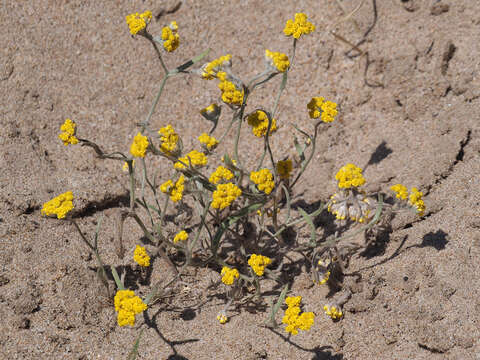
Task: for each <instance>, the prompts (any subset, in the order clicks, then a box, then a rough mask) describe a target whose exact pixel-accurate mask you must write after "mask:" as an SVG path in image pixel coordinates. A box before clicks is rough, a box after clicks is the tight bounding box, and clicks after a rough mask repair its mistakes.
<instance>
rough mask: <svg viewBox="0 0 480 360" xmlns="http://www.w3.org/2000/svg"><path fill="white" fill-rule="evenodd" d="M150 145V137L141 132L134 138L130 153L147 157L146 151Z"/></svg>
mask: <svg viewBox="0 0 480 360" xmlns="http://www.w3.org/2000/svg"><path fill="white" fill-rule="evenodd" d="M147 147H148V139H147V137H146V136H143V135H142V134H141V133H138V134H137V135H135V137H134V138H133V143H132V146H130V154H132V155H133V156H135V157H142V158H143V157H145V153H146V151H147Z"/></svg>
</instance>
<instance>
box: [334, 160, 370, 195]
mask: <svg viewBox="0 0 480 360" xmlns="http://www.w3.org/2000/svg"><path fill="white" fill-rule="evenodd" d="M335 179H336V180H337V181H338V187H339V188H340V189H342V188H344V189H349V188H352V187H359V186H362V185H363V184H365V178H364V177H363V175H362V169H361V168H359V167H357V166H355V165H353V164H347V165H345V166H343V167H341V168H340V170H338V172H337V175H335Z"/></svg>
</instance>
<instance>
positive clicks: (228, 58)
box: [202, 54, 232, 80]
mask: <svg viewBox="0 0 480 360" xmlns="http://www.w3.org/2000/svg"><path fill="white" fill-rule="evenodd" d="M231 63H232V55H230V54H227V55H224V56H220V57H219V58H218V59H215V60H212V61H211V62H209V63H208V64H206V65H205V66H204V67H203V69H202V77H203V78H204V79H207V80H211V79H214V78H215V77H217V73H218V72H219V71H220V69H221V68H222V66H227V67H230V66H231Z"/></svg>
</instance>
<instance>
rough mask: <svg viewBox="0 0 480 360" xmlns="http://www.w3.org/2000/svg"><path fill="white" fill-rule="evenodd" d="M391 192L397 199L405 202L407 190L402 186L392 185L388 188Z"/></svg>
mask: <svg viewBox="0 0 480 360" xmlns="http://www.w3.org/2000/svg"><path fill="white" fill-rule="evenodd" d="M390 189H391V190H392V191H394V192H395V193H396V194H397V199H401V200H407V198H408V189H407V187H406V186H404V185H402V184H397V185H393V186H391V187H390Z"/></svg>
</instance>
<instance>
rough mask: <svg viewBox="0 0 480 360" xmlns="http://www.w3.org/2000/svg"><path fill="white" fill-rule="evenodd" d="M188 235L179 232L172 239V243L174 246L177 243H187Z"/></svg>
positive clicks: (183, 231) (184, 232)
mask: <svg viewBox="0 0 480 360" xmlns="http://www.w3.org/2000/svg"><path fill="white" fill-rule="evenodd" d="M187 240H188V233H187V232H186V231H185V230H182V231H179V232H178V234H177V235H175V237H174V238H173V242H174V243H175V244H176V243H177V242H179V241H187Z"/></svg>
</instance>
